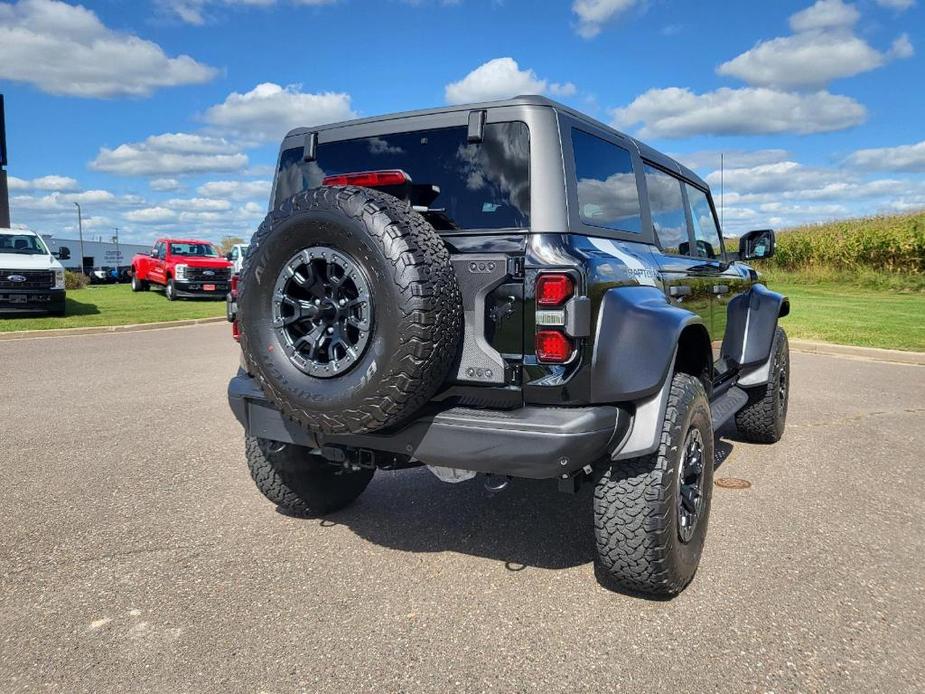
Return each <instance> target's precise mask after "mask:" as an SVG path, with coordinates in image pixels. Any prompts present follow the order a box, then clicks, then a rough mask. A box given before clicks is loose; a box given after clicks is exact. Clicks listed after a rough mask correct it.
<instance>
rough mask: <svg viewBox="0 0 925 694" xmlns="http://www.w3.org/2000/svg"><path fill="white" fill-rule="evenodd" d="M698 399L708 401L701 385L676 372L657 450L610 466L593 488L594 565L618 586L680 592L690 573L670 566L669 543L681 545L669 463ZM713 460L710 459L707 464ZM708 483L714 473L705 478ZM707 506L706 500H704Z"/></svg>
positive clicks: (651, 591)
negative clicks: (677, 437) (677, 436)
mask: <svg viewBox="0 0 925 694" xmlns="http://www.w3.org/2000/svg"><path fill="white" fill-rule="evenodd" d="M697 400H700V401H701V402H702V403H704V404H705V405H706V407H707V411H708V412H709V403H708V400H707V395H706V392H705V391H704V388H703V384H702V383H701V382H700V381H699V380H698V379H696V378H694V377H693V376H689V375H687V374H683V373H679V374H675V376H674V377H673V379H672V383H671V390H670V393H669V399H668V405H667V407H666V411H665V419H664V422H663V424H662V434H661V441H660V443H659V447H658V450H657V451H655V452H654V453H652V454H650V455H646V456H641V457H639V458H632V459H628V460H619V461H615V462H614V463H612V464H610V466H609V467H608V468H607V469H606V470H605V471H604V473H603V475H602V476H601V477H600V478H599V479H598V481H597V484H596V485H595V488H594V536H595V540H596V544H597V554H598V561H599V564H600V566H601V568H603V569H604V571H605V575H606V576H607V577H609V578H610V579H611V580H612V581H613V582H614V583H616V584H617V587H619V588H622V589H626V590H629V591H631V592H638V593H644V594H647V595H656V596H671V595H676V594H678V593H680V592H681V591H682V590H683V589H684V588H685V586H687V584H688V583H690V581H691V580H692V579H693V577H694V573H695V571H696V566H695V567H694V570H693V571H690V570H685V568H686V567H680V566H677V565H675V564H674V562H673V560H672V552H671V549H672V545H673V544H674V543H676V542H680V540H679V539H678V537H677V531H676V528H675V525H674V523H673V522H672V517H673V515H674V514H675V513H676V512H677V511H676V507H675V498H674V493H673V490H672V487H671V475H672V474H676V473H674V468H673V465H672V462H671V461H670V459H669V454H670V453H671V450H670V449H671V446H672V430H674V429H676V428H679V427H680V426H681V424H682V422H683V421H684V419H685V413H686V412H687V411H688V410H689V409H690V408H692V407H693V406H694V404H695V403H696V401H697ZM711 462H712V461H711ZM709 481H710V483H711V484H712V475H710V477H709ZM708 502H709V500H708Z"/></svg>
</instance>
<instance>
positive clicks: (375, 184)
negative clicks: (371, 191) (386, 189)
mask: <svg viewBox="0 0 925 694" xmlns="http://www.w3.org/2000/svg"><path fill="white" fill-rule="evenodd" d="M410 182H411V177H410V176H409V175H408V174H406V173H405V172H404V171H402V170H401V169H392V170H388V171H358V172H355V173H345V174H336V175H333V176H325V177H324V178H323V179H322V180H321V185H323V186H360V187H361V188H380V187H383V186H403V185H405V184H406V183H410Z"/></svg>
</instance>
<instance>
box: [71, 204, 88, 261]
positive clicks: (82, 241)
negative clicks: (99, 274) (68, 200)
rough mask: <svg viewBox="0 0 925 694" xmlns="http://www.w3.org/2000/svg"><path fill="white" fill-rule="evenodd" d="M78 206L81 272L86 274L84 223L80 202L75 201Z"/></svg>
mask: <svg viewBox="0 0 925 694" xmlns="http://www.w3.org/2000/svg"><path fill="white" fill-rule="evenodd" d="M74 204H75V205H76V206H77V233H78V234H80V266H79V267H80V274H82V275H86V274H87V272H86V270H85V269H84V224H83V219H82V218H81V214H80V203H79V202H75V203H74Z"/></svg>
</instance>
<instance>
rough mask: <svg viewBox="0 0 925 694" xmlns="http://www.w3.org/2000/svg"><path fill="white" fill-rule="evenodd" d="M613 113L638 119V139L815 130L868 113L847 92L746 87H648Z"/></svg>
mask: <svg viewBox="0 0 925 694" xmlns="http://www.w3.org/2000/svg"><path fill="white" fill-rule="evenodd" d="M612 114H613V120H614V124H615V125H616V126H617V127H627V126H631V125H634V124H636V123H642V128H641V130H640V135H641V136H642V137H688V136H692V135H749V134H773V133H788V132H789V133H799V134H808V133H820V132H829V131H833V130H843V129H845V128H850V127H852V126H855V125H858V124H860V123H863V122H864V120H865V119H866V117H867V111H866V109H865V108H864V106H862V105H861V104H860V103H858V102H857V101H855V100H854V99H852V98H850V97H847V96H838V95H835V94H830V93H829V92H826V91H820V92H814V93H809V94H791V93H788V92H782V91H777V90H774V89H766V88H751V87H746V88H742V89H729V88H725V87H724V88H722V89H717V90H716V91H713V92H705V93H703V94H695V93H694V92H692V91H691V90H689V89H684V88H680V87H669V88H667V89H650V90H649V91H647V92H645V93H644V94H642V95H640V96H638V97H636V99H635V100H634V101H633V102H632V103H631V104H629V105H628V106H625V107H623V108H618V109H614V110H613V112H612Z"/></svg>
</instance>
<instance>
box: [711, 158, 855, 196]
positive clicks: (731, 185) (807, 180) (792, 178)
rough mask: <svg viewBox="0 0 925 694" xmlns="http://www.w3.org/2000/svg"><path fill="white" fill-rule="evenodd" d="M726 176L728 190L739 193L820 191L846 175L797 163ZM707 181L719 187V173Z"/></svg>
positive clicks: (733, 170) (739, 170) (740, 170)
mask: <svg viewBox="0 0 925 694" xmlns="http://www.w3.org/2000/svg"><path fill="white" fill-rule="evenodd" d="M724 177H725V184H726V188H727V190H731V191H735V192H736V193H739V194H744V193H779V192H783V191H788V190H803V191H809V190H818V189H820V188H823V187H824V186H826V185H830V184H833V183H840V182H843V181H844V180H845V175H844V174H843V173H841V172H839V171H836V170H834V169H817V168H812V167H807V166H803V165H802V164H799V163H797V162H795V161H782V162H777V163H775V164H761V165H759V166H752V167H747V168H737V169H736V168H731V169H726V171H725V176H724ZM706 180H707V183H709V184H710V185H711V186H712V185H718V184H719V182H720V173H719V171H714V172H713V173H711V174H710V175H708V176H707V179H706Z"/></svg>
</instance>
